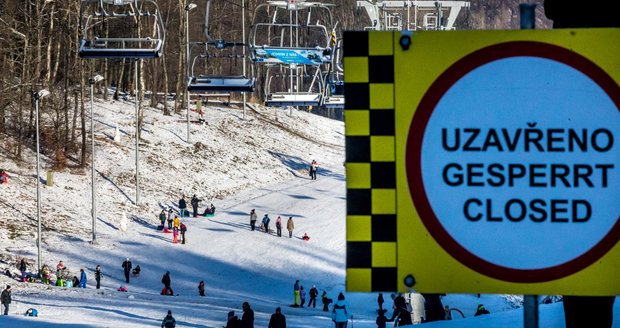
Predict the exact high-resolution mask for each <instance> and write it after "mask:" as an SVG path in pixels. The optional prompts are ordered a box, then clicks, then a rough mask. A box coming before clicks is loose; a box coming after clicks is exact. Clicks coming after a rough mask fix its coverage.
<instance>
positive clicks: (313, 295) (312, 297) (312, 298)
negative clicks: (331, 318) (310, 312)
mask: <svg viewBox="0 0 620 328" xmlns="http://www.w3.org/2000/svg"><path fill="white" fill-rule="evenodd" d="M309 294H310V301H309V302H308V307H310V306H312V307H313V308H316V297H317V296H319V291H318V290H317V289H316V285H312V288H310V293H309Z"/></svg>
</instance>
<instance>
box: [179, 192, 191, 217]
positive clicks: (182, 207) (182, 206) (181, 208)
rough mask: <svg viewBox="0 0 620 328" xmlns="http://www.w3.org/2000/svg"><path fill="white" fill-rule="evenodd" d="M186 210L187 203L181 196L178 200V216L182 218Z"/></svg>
mask: <svg viewBox="0 0 620 328" xmlns="http://www.w3.org/2000/svg"><path fill="white" fill-rule="evenodd" d="M186 210H187V202H186V201H185V196H181V199H179V215H180V216H181V217H184V216H185V211H186ZM188 216H189V215H188Z"/></svg>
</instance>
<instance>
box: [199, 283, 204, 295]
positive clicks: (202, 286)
mask: <svg viewBox="0 0 620 328" xmlns="http://www.w3.org/2000/svg"><path fill="white" fill-rule="evenodd" d="M198 294H199V295H200V296H205V282H204V280H201V281H200V283H199V284H198Z"/></svg>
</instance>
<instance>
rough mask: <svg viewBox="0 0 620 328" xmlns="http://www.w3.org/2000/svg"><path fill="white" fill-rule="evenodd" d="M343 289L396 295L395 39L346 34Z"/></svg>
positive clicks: (364, 34) (375, 35) (374, 35)
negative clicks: (345, 282)
mask: <svg viewBox="0 0 620 328" xmlns="http://www.w3.org/2000/svg"><path fill="white" fill-rule="evenodd" d="M343 61H344V70H345V74H344V80H345V86H344V89H345V99H346V103H345V130H346V169H347V290H355V291H396V290H397V286H396V281H397V270H396V269H397V256H396V255H397V253H396V250H397V245H396V232H397V230H396V163H395V160H396V156H395V148H396V145H395V116H394V45H393V40H391V39H388V38H385V35H383V36H381V35H380V34H379V33H377V32H345V34H344V60H343Z"/></svg>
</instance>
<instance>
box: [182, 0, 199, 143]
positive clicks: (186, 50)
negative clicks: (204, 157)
mask: <svg viewBox="0 0 620 328" xmlns="http://www.w3.org/2000/svg"><path fill="white" fill-rule="evenodd" d="M196 7H198V5H196V4H195V3H188V4H187V5H186V6H185V59H186V60H185V67H186V79H185V80H186V85H185V97H186V99H187V112H186V116H187V143H189V142H190V140H189V59H190V58H189V11H190V10H192V9H194V8H196Z"/></svg>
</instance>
